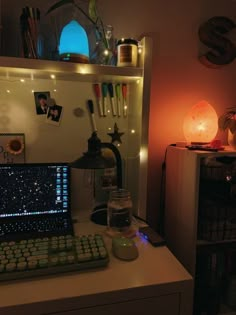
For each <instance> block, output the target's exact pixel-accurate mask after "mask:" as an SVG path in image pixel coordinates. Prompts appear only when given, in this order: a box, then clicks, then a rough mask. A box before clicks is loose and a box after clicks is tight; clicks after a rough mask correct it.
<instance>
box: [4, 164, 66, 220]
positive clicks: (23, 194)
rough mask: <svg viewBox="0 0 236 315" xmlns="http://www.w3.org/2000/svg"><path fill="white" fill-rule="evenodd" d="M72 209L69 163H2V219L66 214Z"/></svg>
mask: <svg viewBox="0 0 236 315" xmlns="http://www.w3.org/2000/svg"><path fill="white" fill-rule="evenodd" d="M69 209H70V168H69V166H68V165H67V164H66V163H53V164H52V163H41V164H38V163H37V164H36V163H34V164H28V163H27V164H1V165H0V218H9V219H10V218H14V217H15V218H16V217H18V218H19V217H24V216H27V217H28V218H29V217H31V216H34V217H35V216H40V215H44V214H45V215H50V214H60V213H61V214H63V213H64V214H65V213H67V212H69ZM19 219H20V218H19Z"/></svg>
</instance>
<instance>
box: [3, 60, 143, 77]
mask: <svg viewBox="0 0 236 315" xmlns="http://www.w3.org/2000/svg"><path fill="white" fill-rule="evenodd" d="M23 74H29V75H34V76H37V77H38V78H44V79H45V78H49V77H50V75H52V74H54V75H55V76H56V77H57V78H59V79H69V80H74V79H76V78H77V79H78V77H81V78H84V79H86V80H87V79H88V78H90V77H92V78H96V77H97V78H100V77H105V78H106V77H107V78H112V77H117V78H119V79H122V78H124V79H126V80H128V81H134V80H137V79H139V78H141V77H142V76H143V69H142V68H138V67H116V66H106V65H95V64H81V63H71V62H64V61H52V60H40V59H28V58H16V57H2V56H1V57H0V75H1V76H8V77H9V76H20V75H23Z"/></svg>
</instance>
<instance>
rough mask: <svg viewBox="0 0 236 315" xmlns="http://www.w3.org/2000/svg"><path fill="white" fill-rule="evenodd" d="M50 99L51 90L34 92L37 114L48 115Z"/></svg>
mask: <svg viewBox="0 0 236 315" xmlns="http://www.w3.org/2000/svg"><path fill="white" fill-rule="evenodd" d="M49 99H50V92H48V91H47V92H34V100H35V109H36V114H37V115H47V112H48V100H49Z"/></svg>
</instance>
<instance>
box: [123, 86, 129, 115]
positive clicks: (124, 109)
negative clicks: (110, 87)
mask: <svg viewBox="0 0 236 315" xmlns="http://www.w3.org/2000/svg"><path fill="white" fill-rule="evenodd" d="M122 96H123V114H124V117H126V116H127V111H128V106H127V84H125V83H123V84H122Z"/></svg>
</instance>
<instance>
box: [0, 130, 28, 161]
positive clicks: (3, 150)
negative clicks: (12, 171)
mask: <svg viewBox="0 0 236 315" xmlns="http://www.w3.org/2000/svg"><path fill="white" fill-rule="evenodd" d="M24 162H25V135H24V134H23V133H0V163H7V164H9V163H24Z"/></svg>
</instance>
